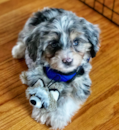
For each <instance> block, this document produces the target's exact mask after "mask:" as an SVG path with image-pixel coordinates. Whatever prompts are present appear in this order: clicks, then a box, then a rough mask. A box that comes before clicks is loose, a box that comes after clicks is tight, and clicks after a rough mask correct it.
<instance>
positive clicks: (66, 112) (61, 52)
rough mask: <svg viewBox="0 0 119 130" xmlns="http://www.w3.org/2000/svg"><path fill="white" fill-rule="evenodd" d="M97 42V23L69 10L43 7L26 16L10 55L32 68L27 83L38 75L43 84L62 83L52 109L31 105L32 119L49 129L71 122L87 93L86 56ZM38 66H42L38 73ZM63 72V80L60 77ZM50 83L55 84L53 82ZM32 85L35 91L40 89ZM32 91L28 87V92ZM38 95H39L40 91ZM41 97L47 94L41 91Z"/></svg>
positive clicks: (88, 83)
mask: <svg viewBox="0 0 119 130" xmlns="http://www.w3.org/2000/svg"><path fill="white" fill-rule="evenodd" d="M98 43H99V29H98V27H97V26H96V25H93V24H91V23H90V22H88V21H86V20H85V19H84V18H82V17H78V16H76V15H75V14H74V13H72V12H70V11H66V10H63V9H56V8H45V9H43V10H42V11H38V12H36V13H34V14H33V15H32V16H31V17H30V18H29V19H28V21H27V22H26V24H25V26H24V28H23V30H22V31H21V32H20V34H19V37H18V42H17V45H15V46H14V47H13V49H12V55H13V57H14V58H23V57H25V60H26V64H27V65H28V68H29V69H30V70H31V71H30V73H29V74H28V77H29V79H30V80H31V81H30V83H29V85H30V86H31V84H32V83H33V82H36V81H37V80H38V79H39V78H40V79H41V81H42V82H44V83H46V84H47V83H48V82H49V81H50V80H54V81H55V82H56V83H57V84H58V86H59V87H60V86H62V85H63V86H65V87H64V89H63V90H62V91H61V92H60V95H59V97H58V101H57V109H56V110H55V111H52V112H48V113H45V114H42V113H40V109H39V108H37V106H36V107H35V106H34V107H33V112H32V117H33V118H34V119H35V120H37V121H39V122H41V123H42V124H44V123H46V124H47V125H50V126H51V127H52V129H63V128H64V127H65V126H66V125H67V124H68V122H70V120H71V117H72V116H73V115H74V114H75V113H76V111H77V110H78V109H79V108H80V106H81V105H82V104H83V103H84V102H85V101H86V99H87V98H88V96H89V95H90V86H91V80H90V78H89V72H90V69H91V65H90V63H89V60H90V59H91V58H93V57H95V56H96V53H97V51H98V49H99V47H98ZM37 67H40V68H41V72H39V73H40V75H39V74H38V71H37V69H36V68H37ZM47 67H48V69H47ZM43 68H45V69H46V71H43ZM32 70H36V71H32ZM49 70H51V71H53V72H54V71H55V72H56V73H57V74H58V75H60V79H58V80H57V79H55V77H54V78H53V77H52V73H49ZM53 74H54V73H53ZM73 74H74V75H73ZM37 75H39V76H37ZM62 75H63V76H65V79H66V80H64V79H63V80H62ZM71 75H73V76H71ZM69 77H70V78H69ZM24 79H25V78H22V81H23V83H25V80H24ZM53 85H54V87H55V83H54V84H53ZM30 88H31V87H30ZM30 88H28V89H30ZM31 89H32V91H33V92H34V94H35V93H38V92H39V91H40V89H38V91H37V90H36V89H34V88H33V87H32V88H31ZM32 91H30V90H29V91H27V95H30V94H31V93H32ZM37 95H39V96H40V92H39V94H37ZM42 97H43V98H45V97H47V96H46V95H45V94H44V93H43V92H42V96H40V98H42ZM45 99H46V100H44V103H46V102H48V98H45ZM47 105H48V104H47ZM47 105H46V106H47Z"/></svg>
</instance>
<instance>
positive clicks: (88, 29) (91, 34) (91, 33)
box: [79, 18, 100, 58]
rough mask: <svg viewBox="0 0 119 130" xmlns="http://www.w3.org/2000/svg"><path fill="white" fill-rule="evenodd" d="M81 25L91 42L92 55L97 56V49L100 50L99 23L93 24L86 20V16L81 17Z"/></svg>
mask: <svg viewBox="0 0 119 130" xmlns="http://www.w3.org/2000/svg"><path fill="white" fill-rule="evenodd" d="M79 23H80V26H82V30H83V32H84V35H85V37H86V38H87V39H88V41H89V43H90V44H91V48H90V55H91V57H92V58H93V57H95V56H96V53H97V51H98V50H99V46H98V45H99V44H98V43H99V33H100V30H99V28H98V26H97V25H93V24H91V23H89V22H88V21H86V20H85V19H84V18H80V20H79Z"/></svg>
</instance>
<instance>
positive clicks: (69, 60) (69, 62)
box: [62, 58, 73, 65]
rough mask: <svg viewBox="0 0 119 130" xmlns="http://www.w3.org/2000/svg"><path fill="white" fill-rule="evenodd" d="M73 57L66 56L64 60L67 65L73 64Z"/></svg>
mask: <svg viewBox="0 0 119 130" xmlns="http://www.w3.org/2000/svg"><path fill="white" fill-rule="evenodd" d="M72 61H73V59H72V58H64V59H62V62H63V63H64V64H65V65H71V63H72Z"/></svg>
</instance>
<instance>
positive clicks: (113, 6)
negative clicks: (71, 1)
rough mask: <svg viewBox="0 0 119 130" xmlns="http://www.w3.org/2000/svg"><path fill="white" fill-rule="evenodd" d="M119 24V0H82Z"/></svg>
mask: <svg viewBox="0 0 119 130" xmlns="http://www.w3.org/2000/svg"><path fill="white" fill-rule="evenodd" d="M80 1H81V2H83V3H84V4H86V5H87V6H89V7H90V8H92V9H93V10H95V11H96V12H98V13H100V14H101V15H103V16H104V17H106V18H107V19H108V20H110V21H111V22H113V23H114V24H116V25H117V26H119V0H80Z"/></svg>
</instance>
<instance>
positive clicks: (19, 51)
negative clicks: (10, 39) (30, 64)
mask: <svg viewBox="0 0 119 130" xmlns="http://www.w3.org/2000/svg"><path fill="white" fill-rule="evenodd" d="M25 49H26V46H25V43H24V41H23V39H22V38H20V40H19V39H18V41H17V43H16V45H15V46H14V47H13V48H12V56H13V58H16V59H20V58H23V57H24V55H25Z"/></svg>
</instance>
